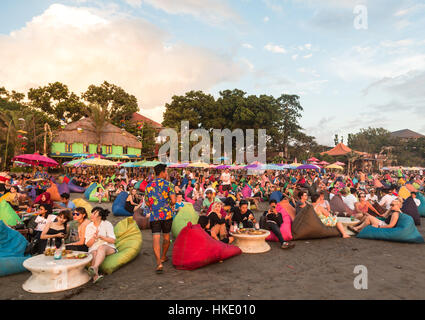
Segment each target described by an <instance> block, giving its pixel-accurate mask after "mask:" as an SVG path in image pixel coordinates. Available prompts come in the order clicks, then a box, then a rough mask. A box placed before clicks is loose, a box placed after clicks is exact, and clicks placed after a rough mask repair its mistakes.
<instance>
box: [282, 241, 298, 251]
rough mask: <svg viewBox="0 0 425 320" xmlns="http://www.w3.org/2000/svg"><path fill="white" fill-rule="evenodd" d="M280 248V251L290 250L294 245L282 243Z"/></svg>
mask: <svg viewBox="0 0 425 320" xmlns="http://www.w3.org/2000/svg"><path fill="white" fill-rule="evenodd" d="M280 247H281V248H282V249H292V248H293V247H295V244H293V243H289V242H284V243H283V244H282V245H281V246H280Z"/></svg>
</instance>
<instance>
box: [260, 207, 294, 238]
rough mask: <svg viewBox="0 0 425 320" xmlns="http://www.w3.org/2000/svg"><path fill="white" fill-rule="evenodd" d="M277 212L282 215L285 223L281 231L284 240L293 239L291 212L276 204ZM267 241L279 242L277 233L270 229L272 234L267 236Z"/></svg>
mask: <svg viewBox="0 0 425 320" xmlns="http://www.w3.org/2000/svg"><path fill="white" fill-rule="evenodd" d="M276 210H277V212H279V213H280V214H281V215H282V220H283V223H282V225H281V226H280V233H282V237H283V240H285V241H291V240H292V231H291V226H292V219H291V216H290V215H289V213H288V212H287V211H286V210H285V209H284V208H283V207H281V206H280V204H278V205H277V206H276ZM266 241H272V242H278V241H279V239H278V238H277V237H276V235H275V234H274V233H273V232H271V231H270V235H269V236H268V237H267V238H266Z"/></svg>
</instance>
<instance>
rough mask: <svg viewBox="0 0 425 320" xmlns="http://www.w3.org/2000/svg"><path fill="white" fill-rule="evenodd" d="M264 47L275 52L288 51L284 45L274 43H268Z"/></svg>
mask: <svg viewBox="0 0 425 320" xmlns="http://www.w3.org/2000/svg"><path fill="white" fill-rule="evenodd" d="M264 49H266V50H267V51H270V52H273V53H286V50H285V48H284V47H282V46H279V45H274V44H272V43H268V44H266V45H265V46H264Z"/></svg>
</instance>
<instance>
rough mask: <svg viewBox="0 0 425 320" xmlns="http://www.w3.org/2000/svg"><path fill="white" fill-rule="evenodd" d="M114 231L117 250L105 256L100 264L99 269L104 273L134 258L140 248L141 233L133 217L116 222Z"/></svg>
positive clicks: (112, 270)
mask: <svg viewBox="0 0 425 320" xmlns="http://www.w3.org/2000/svg"><path fill="white" fill-rule="evenodd" d="M114 232H115V237H116V241H115V246H116V248H117V250H118V252H117V253H114V254H111V255H109V256H107V257H106V258H105V260H104V261H103V263H102V264H101V265H100V270H101V271H102V272H104V273H106V274H111V273H112V272H114V271H116V270H118V269H119V268H121V267H122V266H123V265H125V264H127V263H129V262H130V261H131V260H133V259H134V258H136V257H137V256H138V255H139V252H140V249H141V248H142V233H141V232H140V229H139V227H138V226H137V224H136V222H135V221H134V220H133V217H128V218H125V219H123V220H121V221H120V222H118V223H117V225H116V226H115V227H114Z"/></svg>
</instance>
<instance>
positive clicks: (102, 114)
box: [88, 103, 107, 154]
mask: <svg viewBox="0 0 425 320" xmlns="http://www.w3.org/2000/svg"><path fill="white" fill-rule="evenodd" d="M88 113H89V115H90V119H91V120H92V122H93V127H94V131H95V133H96V144H97V149H96V152H97V154H101V153H102V145H101V140H102V132H103V129H104V127H105V125H106V123H107V110H106V109H105V108H102V106H100V105H99V104H97V103H91V104H90V105H89V106H88Z"/></svg>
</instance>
